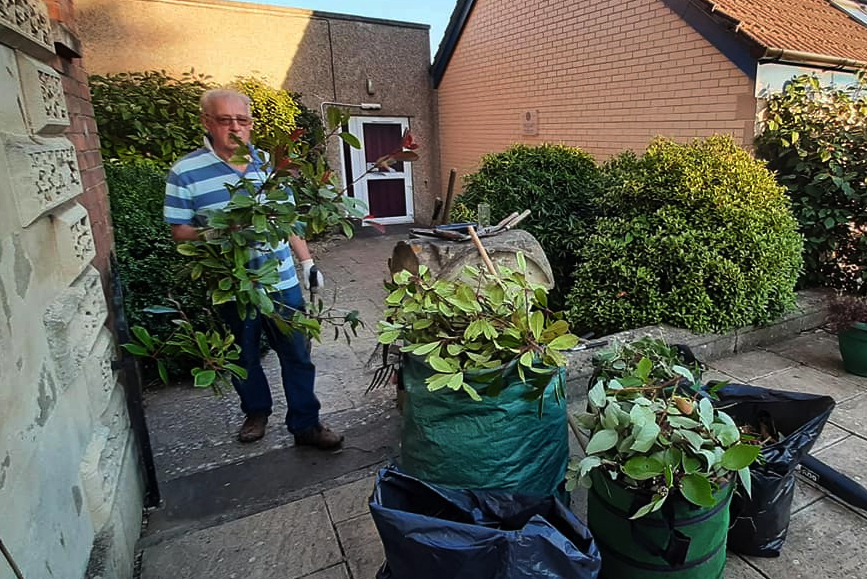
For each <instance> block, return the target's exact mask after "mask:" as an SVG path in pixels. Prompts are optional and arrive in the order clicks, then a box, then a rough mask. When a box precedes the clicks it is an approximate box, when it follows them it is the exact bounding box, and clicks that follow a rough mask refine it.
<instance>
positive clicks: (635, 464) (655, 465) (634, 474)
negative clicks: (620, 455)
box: [621, 456, 665, 480]
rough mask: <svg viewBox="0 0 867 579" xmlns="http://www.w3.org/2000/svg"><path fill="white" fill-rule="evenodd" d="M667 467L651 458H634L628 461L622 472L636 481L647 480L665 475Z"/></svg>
mask: <svg viewBox="0 0 867 579" xmlns="http://www.w3.org/2000/svg"><path fill="white" fill-rule="evenodd" d="M664 468H665V465H664V464H662V461H660V460H657V459H655V458H653V457H651V456H633V457H632V458H630V459H629V460H627V461H626V464H624V465H623V467H622V468H621V470H622V471H623V473H624V474H626V476H628V477H630V478H633V479H635V480H647V479H651V478H653V477H656V476H659V475H661V474H662V473H663V470H664Z"/></svg>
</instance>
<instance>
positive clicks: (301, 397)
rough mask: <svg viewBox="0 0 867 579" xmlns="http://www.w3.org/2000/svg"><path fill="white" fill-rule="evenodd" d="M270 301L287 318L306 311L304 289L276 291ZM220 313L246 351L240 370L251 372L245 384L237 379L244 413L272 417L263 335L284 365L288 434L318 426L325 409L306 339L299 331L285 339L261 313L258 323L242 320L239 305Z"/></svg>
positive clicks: (250, 319)
mask: <svg viewBox="0 0 867 579" xmlns="http://www.w3.org/2000/svg"><path fill="white" fill-rule="evenodd" d="M270 297H271V300H273V302H274V306H275V309H276V310H277V311H279V312H282V313H283V314H284V316H285V317H287V318H291V317H292V313H293V310H302V311H303V310H304V298H303V297H302V295H301V286H300V285H296V286H294V287H291V288H288V289H285V290H281V291H279V292H274V293H272V294H270ZM219 312H220V315H221V316H222V318H223V320H224V321H225V322H226V324H227V325H228V326H229V330H230V331H231V332H232V334H234V336H235V343H237V344H238V345H239V346H240V347H241V358H240V360H239V361H238V365H239V366H241V367H242V368H244V369H245V370H247V379H246V380H237V379H233V380H232V383H233V384H234V386H235V390H236V391H237V392H238V396H240V398H241V410H242V411H243V412H244V414H247V415H251V414H266V415H270V414H271V409H272V405H273V400H272V399H271V387H270V386H269V385H268V379H267V378H265V372H264V371H263V370H262V362H261V359H260V352H261V349H260V340H261V337H262V331H263V330H264V332H265V336H266V337H267V338H268V344H270V346H271V348H272V349H273V350H274V352H276V353H277V357H278V358H279V360H280V371H281V375H282V377H283V391H284V392H285V393H286V405H287V406H288V408H289V410H288V411H287V412H286V426H287V427H288V428H289V432H291V433H293V434H299V433H301V432H304V431H305V430H308V429H310V428H313V427H314V426H316V425H317V424H319V408H320V404H319V400H318V399H317V398H316V394H314V392H313V382H314V381H315V379H316V366H314V365H313V363H312V362H311V361H310V353H309V351H308V349H307V348H308V340H307V338H306V337H304V335H303V334H301V333H300V332H293V333H292V334H291V335H288V336H287V335H286V334H283V333H282V332H281V331H280V330H279V329H278V328H277V326H276V325H275V324H274V322H273V321H271V320H270V319H268V318H266V317H263V316H262V315H261V314H257V315H256V317H255V318H254V317H252V316H250V315H248V316H247V319H245V320H242V319H241V318H240V316H239V315H238V305H237V304H236V303H235V302H231V303H226V304H222V305H221V306H220V308H219Z"/></svg>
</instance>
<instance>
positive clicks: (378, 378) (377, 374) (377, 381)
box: [364, 344, 400, 394]
mask: <svg viewBox="0 0 867 579" xmlns="http://www.w3.org/2000/svg"><path fill="white" fill-rule="evenodd" d="M379 348H382V364H381V365H380V367H379V368H377V369H376V371H374V373H373V376H372V377H371V379H370V384H368V385H367V390H365V391H364V393H365V394H370V392H371V391H373V390H375V389H376V388H380V387H381V386H384V385H386V384H388V382H389V381H390V380H391V379H392V378H393V377H394V375H395V372H397V369H398V368H399V367H400V354H398V355H397V356H396V359H395V360H394V361H393V362H389V354H390V353H391V348H390V346H388V345H387V344H377V345H376V348H374V350H373V354H372V355H371V356H370V360H373V359H374V358H375V357H376V353H377V351H378V349H379ZM370 360H369V361H368V363H369V362H370Z"/></svg>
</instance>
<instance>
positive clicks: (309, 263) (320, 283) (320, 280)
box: [301, 259, 325, 290]
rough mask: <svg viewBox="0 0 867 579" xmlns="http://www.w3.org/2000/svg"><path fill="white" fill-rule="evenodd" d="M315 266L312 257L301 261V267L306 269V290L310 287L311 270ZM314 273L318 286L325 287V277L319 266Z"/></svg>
mask: <svg viewBox="0 0 867 579" xmlns="http://www.w3.org/2000/svg"><path fill="white" fill-rule="evenodd" d="M313 267H314V266H313V260H312V259H305V260H304V261H302V262H301V269H303V270H304V289H306V290H309V289H310V272H311V271H312V270H313ZM314 275H315V276H316V287H317V288H319V289H322V288H323V287H325V279H324V278H323V277H322V273H321V272H320V271H319V269H318V268H317V269H316V273H315V274H314Z"/></svg>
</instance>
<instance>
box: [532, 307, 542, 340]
mask: <svg viewBox="0 0 867 579" xmlns="http://www.w3.org/2000/svg"><path fill="white" fill-rule="evenodd" d="M544 325H545V314H543V313H542V312H540V311H535V312H533V313H532V314H530V331H531V332H532V333H533V338H534V339H536V340H538V339H539V337H540V336H541V335H542V328H543V327H544Z"/></svg>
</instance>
